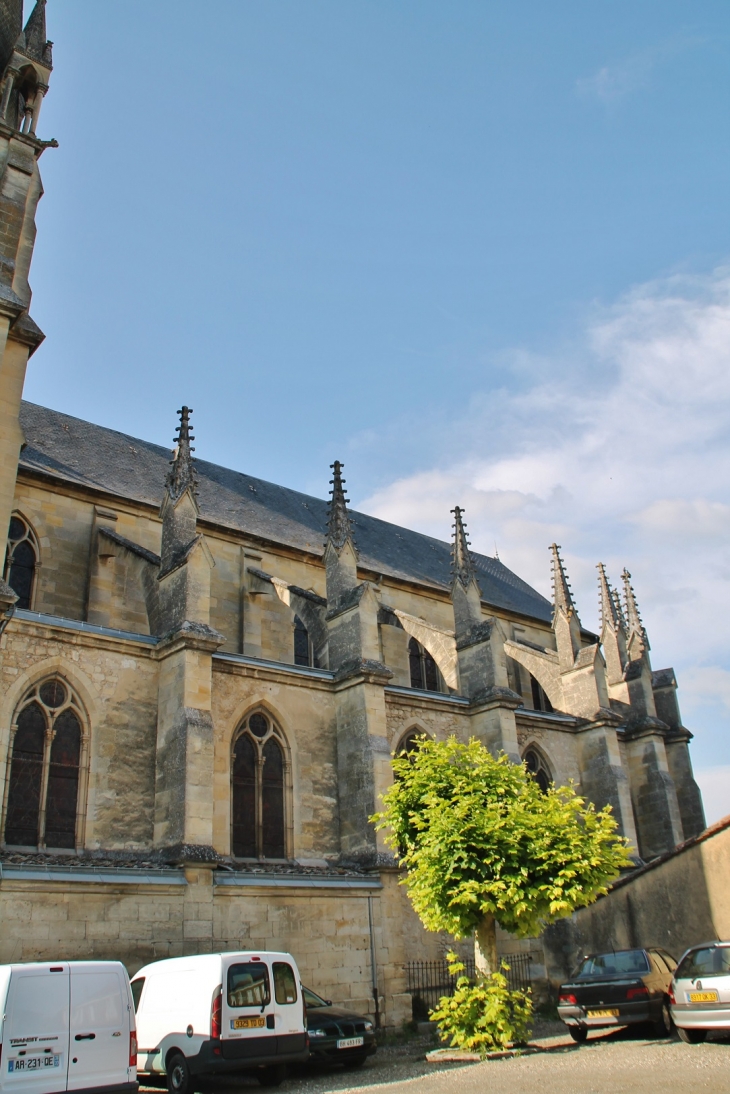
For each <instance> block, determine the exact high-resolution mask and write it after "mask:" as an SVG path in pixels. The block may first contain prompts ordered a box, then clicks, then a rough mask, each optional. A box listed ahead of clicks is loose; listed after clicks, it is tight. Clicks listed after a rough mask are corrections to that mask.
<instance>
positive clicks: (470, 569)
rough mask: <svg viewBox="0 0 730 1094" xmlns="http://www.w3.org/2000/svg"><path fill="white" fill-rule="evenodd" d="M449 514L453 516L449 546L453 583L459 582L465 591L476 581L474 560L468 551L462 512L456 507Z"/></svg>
mask: <svg viewBox="0 0 730 1094" xmlns="http://www.w3.org/2000/svg"><path fill="white" fill-rule="evenodd" d="M451 512H452V513H453V514H454V542H453V544H452V546H451V573H452V574H453V576H454V580H455V581H460V582H461V584H462V585H463V586H464V588H465V589H466V588H467V586H468V585H469V583H470V582H471V581H476V572H475V570H474V560H473V558H472V557H471V552H470V551H469V537H468V536H467V534H466V525H465V524H464V520H463V516H464V510H463V509H461V508H460V507H459V506H458V505H457V506H455V507H454V508H453V509H452V510H451Z"/></svg>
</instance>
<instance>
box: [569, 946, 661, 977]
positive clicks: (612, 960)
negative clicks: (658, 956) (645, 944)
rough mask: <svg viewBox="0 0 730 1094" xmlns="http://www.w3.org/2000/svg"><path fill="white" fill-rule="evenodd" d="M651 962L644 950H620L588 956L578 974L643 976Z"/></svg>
mask: <svg viewBox="0 0 730 1094" xmlns="http://www.w3.org/2000/svg"><path fill="white" fill-rule="evenodd" d="M647 972H649V962H648V961H647V959H646V954H645V953H644V951H643V950H620V951H619V952H618V953H597V954H594V955H593V956H592V957H586V959H585V960H584V961H583V964H582V965H581V966H580V967H579V969H578V972H577V973H576V976H643V975H644V973H647Z"/></svg>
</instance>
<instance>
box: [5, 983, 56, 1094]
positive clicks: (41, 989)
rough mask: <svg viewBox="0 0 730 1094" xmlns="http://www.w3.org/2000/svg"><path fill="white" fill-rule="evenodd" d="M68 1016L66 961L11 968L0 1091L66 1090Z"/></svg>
mask: <svg viewBox="0 0 730 1094" xmlns="http://www.w3.org/2000/svg"><path fill="white" fill-rule="evenodd" d="M52 970H53V971H52ZM68 1015H69V967H68V964H67V963H59V964H57V965H28V966H26V967H25V968H23V967H22V966H17V965H16V966H14V967H13V970H12V972H11V974H10V986H9V988H8V998H7V1003H6V1008H5V1024H4V1027H3V1049H2V1060H1V1061H0V1063H1V1064H2V1091H3V1094H6V1092H7V1094H11V1092H12V1094H15V1092H16V1091H17V1094H21V1092H22V1094H54V1092H55V1091H64V1090H65V1089H66V1071H67V1068H68V1048H69V1044H68Z"/></svg>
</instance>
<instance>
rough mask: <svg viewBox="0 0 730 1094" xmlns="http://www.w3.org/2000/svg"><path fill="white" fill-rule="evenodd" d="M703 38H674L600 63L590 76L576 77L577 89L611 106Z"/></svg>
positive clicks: (646, 82) (643, 85) (582, 94)
mask: <svg viewBox="0 0 730 1094" xmlns="http://www.w3.org/2000/svg"><path fill="white" fill-rule="evenodd" d="M704 41H705V39H704V38H699V37H677V38H673V39H671V40H669V41H665V42H660V43H658V44H657V45H653V46H649V47H648V48H647V49H642V50H638V51H637V52H635V53H632V54H630V55H629V56H628V57H624V58H622V59H621V60H620V61H616V62H615V63H614V64H608V65H602V66H601V68H599V69H598V70H597V71H596V72H594V73H593V74H592V75H591V76H584V77H581V78H580V79H578V80H576V82H575V89H576V92H577V93H578V95H580V96H582V97H586V98H595V99H598V100H599V101H600V102H602V103H603V104H604V105H605V106H612V105H613V104H615V103H617V102H619V101H621V100H622V99H625V98H627V97H628V96H629V95H631V94H633V92H635V91H638V90H640V89H641V88H643V87H646V86H648V84H649V83H650V81H651V76H652V73H653V72H654V70H655V69H656V68H657V67H659V66H660V65H662V64H666V63H667V62H668V61H670V60H671V59H672V58H673V57H675V56H676V55H677V54H678V53H681V52H682V51H684V50H685V49H689V48H691V47H693V46H697V45H702V44H703V43H704Z"/></svg>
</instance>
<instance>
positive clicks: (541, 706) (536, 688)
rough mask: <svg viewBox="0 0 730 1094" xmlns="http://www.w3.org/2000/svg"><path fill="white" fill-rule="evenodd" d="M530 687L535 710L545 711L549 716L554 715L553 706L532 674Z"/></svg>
mask: <svg viewBox="0 0 730 1094" xmlns="http://www.w3.org/2000/svg"><path fill="white" fill-rule="evenodd" d="M530 687H531V688H532V705H533V707H534V708H535V710H544V711H545V712H546V713H547V714H552V712H553V705H552V703H551V702H550V700H549V699H548V697H547V695H546V694H545V692H544V691H543V689H542V688H541V687H540V685H539V684H538V682H537V680H536V679H535V677H534V676H533V675H532V673H530Z"/></svg>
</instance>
